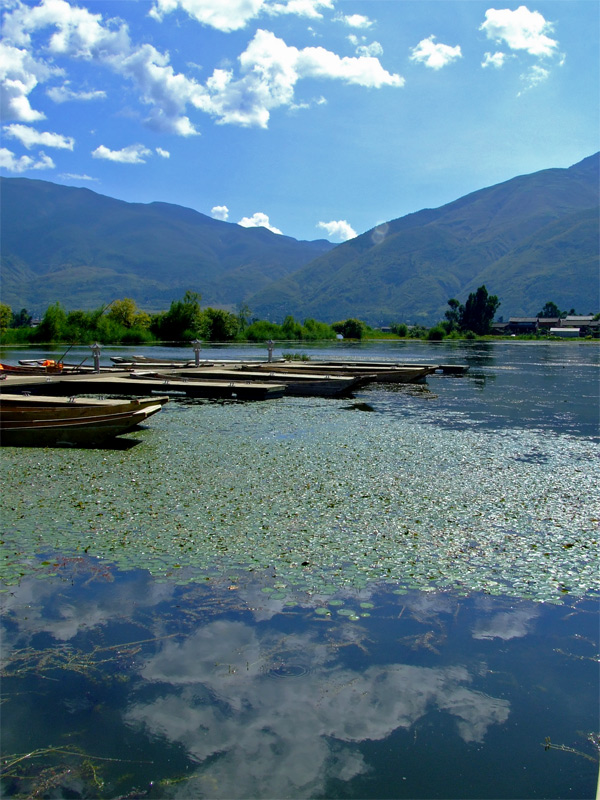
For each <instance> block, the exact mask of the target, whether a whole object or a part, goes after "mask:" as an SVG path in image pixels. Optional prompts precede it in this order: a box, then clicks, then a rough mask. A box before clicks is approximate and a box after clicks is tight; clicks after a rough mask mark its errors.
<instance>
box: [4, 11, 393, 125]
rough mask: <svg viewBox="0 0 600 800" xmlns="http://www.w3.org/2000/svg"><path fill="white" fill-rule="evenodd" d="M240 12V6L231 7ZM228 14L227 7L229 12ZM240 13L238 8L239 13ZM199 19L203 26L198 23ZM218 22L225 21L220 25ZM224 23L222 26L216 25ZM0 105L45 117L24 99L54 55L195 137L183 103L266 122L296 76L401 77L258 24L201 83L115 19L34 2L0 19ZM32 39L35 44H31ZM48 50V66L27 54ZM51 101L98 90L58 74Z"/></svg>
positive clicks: (52, 73)
mask: <svg viewBox="0 0 600 800" xmlns="http://www.w3.org/2000/svg"><path fill="white" fill-rule="evenodd" d="M182 2H183V0H159V4H156V5H155V6H154V9H153V13H154V15H155V16H156V15H158V16H161V14H165V13H168V12H169V11H172V10H175V9H176V8H178V7H180V6H181V7H182V8H183V6H182V5H181V3H182ZM185 3H186V6H185V8H186V9H189V12H190V13H192V12H194V13H195V14H197V15H208V17H207V19H209V20H213V21H214V20H216V17H215V16H214V15H218V14H226V15H227V16H228V18H229V19H231V20H233V19H234V18H235V19H238V16H237V15H238V12H240V13H241V11H244V9H245V12H244V13H246V14H250V13H252V14H254V13H258V10H261V11H264V12H265V13H300V12H301V11H302V13H304V14H305V15H310V14H311V13H313V14H316V13H317V12H318V10H319V9H320V8H325V7H330V6H331V4H330V2H329V0H288V2H285V3H283V2H282V3H277V2H271V3H268V2H266V0H264V1H262V0H228V2H226V3H223V1H222V0H219V2H218V3H217V2H212V0H185ZM240 10H241V11H240ZM234 11H235V13H234ZM242 17H243V14H242ZM207 24H208V23H207ZM223 26H224V27H223ZM222 27H223V29H226V25H225V24H224V22H223V23H222ZM4 35H5V45H4V47H5V52H4V53H3V56H4V58H3V60H2V62H1V63H3V65H4V67H3V73H1V74H2V75H3V76H4V80H3V102H4V108H5V110H6V112H7V113H5V114H4V118H5V119H17V120H18V121H22V122H32V121H35V120H39V119H43V118H44V114H43V112H41V111H37V110H36V109H34V108H32V106H31V104H30V101H29V97H30V95H31V92H32V91H33V90H34V89H35V87H36V86H37V85H38V84H39V83H41V82H42V81H49V80H50V79H51V78H55V77H57V76H61V77H63V78H64V71H63V70H62V69H59V68H57V67H55V66H54V62H53V59H57V58H59V57H60V58H63V59H73V60H85V61H86V63H88V64H91V65H95V64H97V65H101V66H103V67H105V68H107V69H109V70H111V71H112V72H114V73H116V74H118V75H119V76H120V77H122V78H123V79H124V80H127V81H129V82H130V83H131V84H132V85H133V86H134V87H135V88H136V90H137V91H138V97H139V101H140V102H141V103H142V104H143V105H145V106H147V107H148V109H149V111H148V114H147V116H146V117H145V119H144V122H145V124H146V125H148V126H149V127H151V128H153V129H155V130H159V131H164V132H169V133H174V134H177V135H179V136H193V135H197V134H198V131H197V130H196V128H195V126H194V124H193V122H192V121H191V120H190V118H189V116H188V115H187V113H188V111H187V110H188V108H194V109H197V110H199V111H202V112H205V113H207V114H210V115H211V116H213V117H215V118H216V119H217V122H219V123H222V124H236V125H242V126H252V125H256V126H261V127H266V126H267V123H268V120H269V116H270V113H271V111H272V110H273V109H275V108H278V107H280V106H292V105H293V103H294V90H295V85H296V83H297V82H298V81H299V80H301V79H304V78H317V79H328V80H340V81H343V82H344V83H348V84H353V85H358V86H365V87H371V88H380V87H383V86H402V85H403V84H404V80H403V78H401V77H400V76H399V75H395V74H392V73H389V72H387V71H386V70H385V69H384V68H383V67H382V65H381V63H380V62H379V60H378V59H377V58H376V57H375V56H374V55H373V53H371V54H370V55H360V56H359V57H355V58H348V57H344V58H342V57H340V56H338V55H337V54H336V53H333V52H331V51H329V50H326V49H324V48H322V47H307V48H304V49H298V48H296V47H291V46H288V45H287V44H286V43H285V42H284V41H283V40H282V39H279V38H277V37H276V36H274V34H272V33H270V32H268V31H264V30H258V31H257V32H256V34H255V36H254V38H253V39H252V40H251V41H250V43H249V45H248V47H247V49H246V50H245V51H244V52H243V53H242V54H241V55H240V56H239V59H238V62H239V75H235V74H234V72H233V70H230V69H216V70H215V71H214V72H213V74H212V75H211V76H210V77H209V79H208V80H207V81H206V84H205V85H203V84H201V83H200V82H198V81H197V80H195V79H194V78H191V77H188V76H186V75H184V74H183V73H178V72H176V71H175V70H174V69H173V67H172V65H171V64H170V59H169V55H168V53H161V52H160V51H158V50H157V49H156V48H155V47H154V46H153V45H151V44H149V43H141V44H135V43H134V42H132V40H131V38H130V34H129V29H128V27H127V25H126V24H125V23H124V22H122V21H120V20H106V21H105V20H103V18H102V15H101V14H99V13H91V12H90V11H89V10H88V9H86V8H77V7H74V6H71V5H70V4H69V3H68V2H66V0H41V2H40V4H39V5H38V6H35V7H29V6H26V5H24V4H23V3H22V2H21V1H20V0H13V5H12V7H11V10H10V11H8V12H7V13H6V15H5V17H4ZM34 35H35V41H34ZM34 51H35V53H36V54H38V53H44V54H47V57H48V63H47V64H46V63H44V62H42V61H39V60H36V58H34V57H33V55H32V53H33V52H34ZM48 91H50V94H51V97H53V99H55V100H57V101H59V102H60V101H64V100H66V99H76V98H79V99H84V98H86V99H93V97H98V96H100V95H99V94H98V93H93V94H89V93H88V94H87V95H86V94H85V93H76V92H74V91H72V90H71V89H70V88H69V85H68V82H65V81H64V80H63V82H62V88H51V89H49V90H48Z"/></svg>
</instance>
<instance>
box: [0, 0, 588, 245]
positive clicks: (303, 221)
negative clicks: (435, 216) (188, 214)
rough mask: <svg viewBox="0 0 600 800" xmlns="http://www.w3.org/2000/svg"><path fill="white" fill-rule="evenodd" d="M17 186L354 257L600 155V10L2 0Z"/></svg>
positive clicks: (441, 3) (9, 151)
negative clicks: (417, 221)
mask: <svg viewBox="0 0 600 800" xmlns="http://www.w3.org/2000/svg"><path fill="white" fill-rule="evenodd" d="M3 8H4V12H3V24H2V34H3V38H2V42H1V44H0V78H1V80H2V98H1V99H2V140H1V142H0V173H1V174H2V175H4V176H9V177H27V178H39V179H42V180H48V181H52V182H55V183H60V184H64V185H68V186H85V187H87V188H89V189H92V190H93V191H96V192H99V193H100V194H105V195H109V196H111V197H116V198H119V199H122V200H126V201H129V202H142V203H147V202H152V201H154V200H159V201H164V202H169V203H176V204H178V205H183V206H187V207H190V208H194V209H196V210H197V211H200V212H202V213H204V214H207V215H209V216H214V217H216V218H218V219H226V220H227V221H228V222H233V223H240V224H244V225H260V224H262V225H265V226H266V227H270V228H271V229H272V230H274V231H276V232H281V233H283V234H285V235H288V236H293V237H294V238H296V239H318V238H328V239H329V240H330V241H333V242H340V241H344V240H346V239H348V238H351V237H352V236H354V235H356V234H358V233H362V232H364V231H365V230H368V229H370V228H372V227H373V226H375V225H377V224H379V223H382V222H384V221H387V220H391V219H395V218H397V217H401V216H403V215H405V214H407V213H410V212H412V211H418V210H419V209H421V208H426V207H429V208H435V207H437V206H440V205H442V204H444V203H446V202H450V201H452V200H454V199H456V198H458V197H461V196H463V195H465V194H467V193H468V192H471V191H474V190H477V189H481V188H483V187H485V186H490V185H493V184H495V183H499V182H501V181H504V180H508V179H510V178H512V177H514V176H515V175H520V174H524V173H530V172H535V171H537V170H541V169H547V168H550V167H568V166H570V165H571V164H574V163H576V162H578V161H580V160H581V159H583V158H585V157H586V156H588V155H591V154H592V153H594V152H596V151H597V150H598V149H600V147H599V130H600V128H599V113H598V100H599V97H600V92H599V86H598V75H599V70H598V56H599V47H598V43H599V42H598V39H599V30H600V25H599V22H600V20H599V9H600V4H599V3H598V2H596V0H567V1H566V2H563V0H555V1H554V2H540V3H530V4H528V5H520V4H518V3H506V2H499V3H494V2H479V0H468V1H467V2H455V0H417V1H416V2H412V1H411V0H385V1H382V0H144V2H137V1H136V0H127V1H126V2H122V1H121V0H111V1H110V2H103V1H102V0H98V1H95V0H92V1H91V2H84V1H83V0H80V1H79V2H75V0H73V1H72V2H67V0H42V2H27V3H25V2H20V0H4V3H3Z"/></svg>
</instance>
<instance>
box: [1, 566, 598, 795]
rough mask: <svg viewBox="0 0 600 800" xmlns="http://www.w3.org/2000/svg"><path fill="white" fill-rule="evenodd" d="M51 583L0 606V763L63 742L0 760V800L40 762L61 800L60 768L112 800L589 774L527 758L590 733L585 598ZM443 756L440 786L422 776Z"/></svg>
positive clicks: (93, 575) (139, 575) (116, 578)
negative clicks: (56, 774)
mask: <svg viewBox="0 0 600 800" xmlns="http://www.w3.org/2000/svg"><path fill="white" fill-rule="evenodd" d="M59 572H60V576H57V577H56V578H55V579H53V580H52V581H45V582H43V583H41V582H39V581H36V580H34V579H25V580H24V581H23V582H22V583H21V585H20V586H19V587H16V588H14V590H13V591H12V592H11V594H10V596H6V595H5V602H4V608H3V612H4V613H3V619H4V631H3V642H4V646H3V661H4V665H3V670H4V682H3V694H4V698H3V699H4V701H5V705H4V719H3V730H2V734H3V737H4V753H5V754H7V753H8V754H10V753H15V754H18V753H28V752H29V753H31V752H34V751H35V752H38V750H40V751H41V750H43V749H44V748H46V749H47V748H48V745H49V743H51V744H52V745H53V748H56V746H57V744H58V745H62V749H61V750H60V752H56V751H55V750H53V751H52V752H46V753H41V752H38V758H39V759H40V761H39V762H38V761H37V760H36V761H35V763H32V762H31V763H30V762H27V761H26V762H25V763H24V764H23V765H22V771H21V773H18V772H15V771H16V767H12V772H11V773H9V774H11V775H12V778H11V781H12V782H11V781H5V784H4V791H5V796H10V795H11V794H14V792H15V791H17V790H18V789H19V788H20V789H22V788H23V787H24V786H25V785H26V782H27V781H28V784H27V785H28V786H29V788H30V789H31V788H32V787H35V786H38V788H39V785H40V781H42V778H43V777H44V776H45V775H47V772H44V770H46V771H47V770H48V769H49V768H50V766H52V769H54V770H58V767H59V766H62V767H64V768H65V772H64V774H63V773H60V774H61V775H62V776H63V777H62V778H61V781H60V782H59V783H60V786H62V789H63V790H65V791H67V790H68V791H74V790H75V788H74V787H75V784H74V783H73V781H74V780H75V778H74V776H75V775H77V781H79V784H77V786H78V788H77V791H78V792H79V795H78V796H94V797H113V798H114V797H116V796H119V797H122V796H127V797H189V798H203V797H206V798H236V797H240V798H246V797H258V798H276V797H277V798H278V797H297V798H304V797H321V796H323V797H330V798H331V797H333V798H342V797H353V796H371V797H392V796H393V797H433V796H438V797H459V796H464V795H463V794H462V791H461V790H462V788H463V780H464V775H466V774H469V775H470V776H471V777H470V781H471V783H472V785H473V787H474V795H473V796H478V797H499V796H508V795H505V794H503V793H502V792H499V791H498V784H497V783H496V784H493V785H489V783H488V784H487V785H486V780H485V778H484V773H485V772H486V771H489V770H498V772H499V774H506V775H507V779H509V780H510V781H511V782H512V786H513V788H514V792H515V793H514V794H512V795H510V796H534V795H533V794H530V793H529V791H528V789H529V787H528V786H527V784H526V783H523V775H522V769H521V767H520V764H521V763H522V761H523V758H525V760H526V763H527V764H529V766H530V769H532V770H537V771H536V781H538V782H539V784H540V787H541V789H540V795H539V796H544V797H567V796H574V797H581V796H586V794H585V792H586V791H587V787H589V786H591V785H592V782H593V775H594V769H595V768H594V765H593V764H592V763H591V762H586V761H583V760H582V759H579V760H577V759H573V760H572V761H568V762H566V761H560V762H559V761H553V760H552V757H549V758H546V759H545V760H544V758H543V757H544V755H545V754H544V751H543V749H542V747H541V743H542V742H543V741H544V737H545V736H547V735H552V736H553V740H554V741H559V740H562V741H565V742H566V743H567V744H568V745H569V746H571V747H574V746H578V747H579V748H581V747H582V746H585V741H584V743H583V745H582V743H581V741H580V740H581V735H580V734H578V733H577V731H582V730H586V729H588V728H589V730H592V729H593V728H592V726H593V722H594V711H593V706H594V697H595V696H597V678H596V675H595V667H594V662H593V656H594V652H595V650H594V648H595V647H596V646H597V645H596V644H595V642H594V638H595V635H594V630H595V627H594V626H595V618H596V617H595V607H592V604H587V603H586V601H579V602H578V603H576V604H573V605H572V606H571V608H568V609H565V608H562V607H560V608H549V607H545V606H541V605H536V604H533V603H527V602H515V601H514V600H513V601H505V600H503V599H501V598H490V597H485V596H478V597H475V598H473V599H466V598H457V597H455V596H453V595H450V594H436V593H420V592H409V593H406V594H395V593H394V592H390V591H389V590H386V591H384V590H382V589H381V587H379V588H377V587H376V586H372V587H371V589H370V590H369V591H367V590H364V591H362V592H360V593H356V592H347V593H345V594H344V593H339V594H337V595H335V596H330V597H321V598H310V597H308V596H307V597H306V598H305V600H304V602H303V603H302V604H293V605H289V606H285V607H282V606H281V604H278V603H277V602H275V601H273V600H272V599H271V598H269V597H265V595H264V593H263V594H262V597H263V598H264V600H265V601H264V602H263V603H262V605H261V606H260V607H258V606H255V605H253V604H254V603H256V602H258V601H259V598H260V595H261V590H260V586H262V585H264V577H263V576H256V575H255V576H251V575H248V574H246V575H242V574H238V575H232V576H223V577H222V578H221V579H218V580H213V581H210V582H209V583H207V585H205V586H196V587H179V586H176V585H175V584H173V583H159V582H157V581H154V580H152V579H151V578H150V577H149V576H148V575H147V573H144V572H136V573H119V572H116V571H114V570H108V569H106V568H104V569H102V570H100V569H98V566H97V565H94V563H93V562H86V561H85V560H84V559H80V560H78V561H77V562H69V563H66V564H65V565H64V568H63V569H62V570H59ZM231 581H235V582H231ZM209 584H210V585H209ZM367 598H368V599H367ZM322 604H325V607H326V609H327V612H328V613H327V615H319V614H318V613H317V612H318V611H319V609H320V608H321V607H322ZM350 609H353V610H354V612H355V613H353V614H352V616H351V617H349V616H348V615H347V614H348V611H349V610H350ZM367 609H368V611H367ZM344 612H346V615H344ZM351 618H353V619H356V621H355V622H350V621H349V619H351ZM550 631H551V634H550V635H548V634H549V632H550ZM575 637H576V638H575ZM532 648H535V652H536V658H537V661H536V662H535V663H532V660H531V654H532ZM567 664H568V665H569V670H568V671H567V670H565V665H567ZM549 692H550V694H548V693H549ZM24 713H25V714H26V715H27V720H28V724H27V725H24V724H23V719H24V718H23V714H24ZM392 751H393V752H394V756H393V757H391V759H392V760H391V761H389V758H390V756H389V755H388V756H387V758H388V761H387V762H386V754H390V753H391V752H392ZM442 751H443V752H445V753H447V754H449V753H452V759H451V763H450V764H448V765H447V766H446V767H445V769H444V771H443V774H442V773H440V774H439V775H438V777H437V779H435V778H433V777H431V776H425V775H423V764H424V763H426V762H427V759H428V758H429V755H428V754H429V753H431V752H440V753H441V752H442ZM76 753H85V754H86V758H87V760H88V761H89V763H91V764H93V765H94V769H95V775H96V778H97V779H99V777H102V790H101V791H100V788H99V787H100V783H98V782H97V783H96V785H95V788H94V787H93V786H92V785H91V777H90V775H91V774H92V773H90V774H88V775H87V777H86V775H85V774H84V773H83V772H82V769H81V761H77V759H76V758H75V756H76ZM446 757H447V756H446ZM73 759H75V762H77V763H78V764H79V767H76V764H75V762H73V763H71V761H73ZM6 760H7V761H10V760H11V759H10V758H7V759H6ZM12 760H13V761H14V759H12ZM386 763H387V764H388V766H385V764H386ZM392 764H395V765H396V766H395V768H392ZM67 768H69V769H71V770H72V771H71V773H69V774H70V775H71V777H69V775H68V774H67V771H66V770H67ZM398 770H400V772H398ZM539 770H542V771H541V772H540V771H539ZM544 770H546V771H547V772H548V775H547V776H546V774H545V773H544ZM478 775H481V779H480V778H478V777H477V776H478ZM127 776H128V777H127ZM432 780H433V786H432V783H431V781H432ZM36 781H37V783H36ZM86 781H87V783H86ZM150 782H152V786H151V787H150V788H148V786H149V784H150ZM567 784H568V786H569V787H570V788H565V787H566V785H567ZM550 786H552V787H553V788H552V789H549V787H550ZM86 792H87V794H86ZM578 792H579V794H578ZM32 794H33V792H32ZM57 796H67V795H65V794H61V795H57ZM70 796H75V795H70Z"/></svg>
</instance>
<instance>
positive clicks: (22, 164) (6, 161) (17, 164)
mask: <svg viewBox="0 0 600 800" xmlns="http://www.w3.org/2000/svg"><path fill="white" fill-rule="evenodd" d="M54 166H55V165H54V161H52V159H51V158H50V156H47V155H46V154H45V153H43V152H42V151H41V150H40V152H39V153H38V155H37V158H32V157H31V156H21V157H20V158H17V157H16V156H15V154H14V153H13V152H12V151H10V150H7V149H6V147H0V167H1V168H4V169H6V170H8V171H9V172H28V171H29V170H34V169H54Z"/></svg>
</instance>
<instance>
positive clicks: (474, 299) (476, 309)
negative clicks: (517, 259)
mask: <svg viewBox="0 0 600 800" xmlns="http://www.w3.org/2000/svg"><path fill="white" fill-rule="evenodd" d="M499 305H500V301H499V300H498V298H497V297H496V295H495V294H492V295H489V294H488V291H487V289H486V288H485V286H480V287H479V289H477V291H476V292H471V294H470V295H469V296H468V298H467V302H466V303H465V305H464V307H462V308H461V310H460V328H461V330H463V331H473V333H475V334H477V335H478V336H485V335H486V334H488V333H489V332H490V326H491V324H492V320H493V319H494V314H495V313H496V311H497V309H498V306H499Z"/></svg>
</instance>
